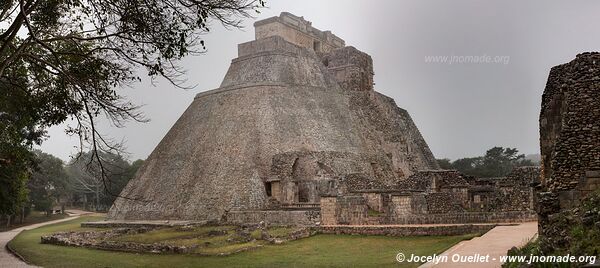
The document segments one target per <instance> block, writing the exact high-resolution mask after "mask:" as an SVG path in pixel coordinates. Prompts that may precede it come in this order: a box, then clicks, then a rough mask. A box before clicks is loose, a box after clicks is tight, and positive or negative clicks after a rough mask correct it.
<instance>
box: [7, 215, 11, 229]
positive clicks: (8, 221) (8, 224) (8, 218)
mask: <svg viewBox="0 0 600 268" xmlns="http://www.w3.org/2000/svg"><path fill="white" fill-rule="evenodd" d="M10 216H11V215H6V227H7V228H8V227H10Z"/></svg>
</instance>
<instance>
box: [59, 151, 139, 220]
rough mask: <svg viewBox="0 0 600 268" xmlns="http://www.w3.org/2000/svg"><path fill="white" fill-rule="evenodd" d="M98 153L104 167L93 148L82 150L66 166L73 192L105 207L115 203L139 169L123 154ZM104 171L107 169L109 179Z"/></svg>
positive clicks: (98, 206) (102, 207) (103, 208)
mask: <svg viewBox="0 0 600 268" xmlns="http://www.w3.org/2000/svg"><path fill="white" fill-rule="evenodd" d="M99 156H100V157H101V158H100V161H101V162H102V163H103V165H104V171H101V170H100V161H98V160H96V159H95V158H94V156H93V154H92V152H85V153H81V154H79V155H78V156H77V157H76V158H74V160H73V161H71V163H69V165H68V167H67V170H68V173H69V177H70V178H71V187H72V190H73V192H74V193H78V194H79V195H81V196H85V197H89V198H90V199H92V200H93V203H94V208H95V209H96V210H105V209H107V208H109V207H110V206H111V205H112V203H113V202H114V200H115V198H116V196H117V195H118V194H119V193H120V192H121V190H122V189H123V187H125V185H127V183H128V182H129V180H130V179H131V177H132V173H135V171H137V169H135V171H134V170H133V169H132V167H131V166H130V165H129V163H128V162H127V161H126V160H125V159H123V157H122V156H120V155H116V154H110V153H99ZM138 161H141V160H138ZM138 163H139V162H138ZM102 172H105V173H104V174H105V175H104V176H106V180H104V179H103V174H102ZM105 182H107V184H106V185H105Z"/></svg>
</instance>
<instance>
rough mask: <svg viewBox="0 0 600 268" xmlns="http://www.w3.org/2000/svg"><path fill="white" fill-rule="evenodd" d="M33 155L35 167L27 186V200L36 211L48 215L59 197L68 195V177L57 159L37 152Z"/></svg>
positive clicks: (61, 163)
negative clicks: (35, 159) (44, 212)
mask: <svg viewBox="0 0 600 268" xmlns="http://www.w3.org/2000/svg"><path fill="white" fill-rule="evenodd" d="M35 155H36V157H37V167H36V168H35V170H34V172H33V174H32V176H31V179H30V180H29V182H28V184H27V186H28V189H29V200H30V201H31V203H32V204H33V205H34V207H35V209H36V210H38V211H46V213H48V212H49V211H50V210H51V209H52V206H53V205H54V204H55V203H57V202H58V201H60V197H61V196H62V195H65V194H67V193H68V190H69V185H68V184H69V183H68V176H67V173H66V172H65V169H64V164H63V161H62V160H60V159H59V158H57V157H55V156H53V155H51V154H47V153H44V152H42V151H39V150H36V151H35Z"/></svg>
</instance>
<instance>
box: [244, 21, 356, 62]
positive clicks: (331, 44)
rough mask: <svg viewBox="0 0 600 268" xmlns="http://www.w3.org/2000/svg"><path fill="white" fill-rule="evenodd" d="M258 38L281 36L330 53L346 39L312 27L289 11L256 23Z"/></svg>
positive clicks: (292, 41) (309, 23) (302, 45)
mask: <svg viewBox="0 0 600 268" xmlns="http://www.w3.org/2000/svg"><path fill="white" fill-rule="evenodd" d="M254 28H255V35H256V40H260V39H264V38H268V37H271V36H281V37H283V39H284V40H285V41H287V42H289V43H292V44H294V45H297V46H300V47H303V48H307V49H310V50H313V51H315V52H324V53H328V52H331V51H333V50H335V49H338V48H343V47H344V46H345V42H344V40H342V39H341V38H339V37H337V36H335V35H334V34H332V33H331V31H321V30H319V29H316V28H314V27H312V23H311V22H310V21H307V20H305V19H304V17H298V16H295V15H293V14H290V13H288V12H282V13H281V15H280V16H279V17H271V18H268V19H264V20H261V21H257V22H255V23H254Z"/></svg>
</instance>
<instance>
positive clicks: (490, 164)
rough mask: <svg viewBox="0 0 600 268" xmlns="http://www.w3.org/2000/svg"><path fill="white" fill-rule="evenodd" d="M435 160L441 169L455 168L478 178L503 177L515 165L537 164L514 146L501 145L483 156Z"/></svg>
mask: <svg viewBox="0 0 600 268" xmlns="http://www.w3.org/2000/svg"><path fill="white" fill-rule="evenodd" d="M437 162H438V164H439V165H440V167H441V168H443V169H456V170H458V171H460V172H462V173H464V174H466V175H471V176H475V177H479V178H491V177H504V176H506V175H508V174H509V173H510V172H511V171H512V170H513V169H514V168H516V167H522V166H536V165H539V163H538V162H534V161H532V160H531V159H528V158H527V157H525V155H524V154H519V150H517V149H516V148H503V147H494V148H491V149H489V150H487V152H486V153H485V155H484V156H477V157H467V158H460V159H457V160H455V161H450V159H438V160H437Z"/></svg>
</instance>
